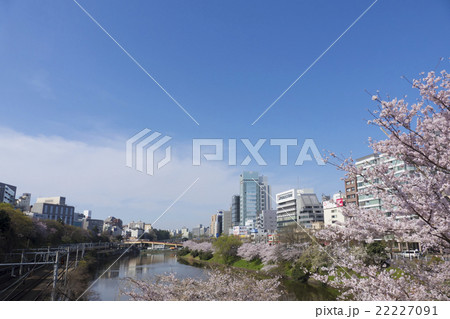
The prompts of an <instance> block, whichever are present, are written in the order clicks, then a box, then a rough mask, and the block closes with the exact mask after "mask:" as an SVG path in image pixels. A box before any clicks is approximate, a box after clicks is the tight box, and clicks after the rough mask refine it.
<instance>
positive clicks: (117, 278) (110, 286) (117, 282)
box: [92, 252, 206, 301]
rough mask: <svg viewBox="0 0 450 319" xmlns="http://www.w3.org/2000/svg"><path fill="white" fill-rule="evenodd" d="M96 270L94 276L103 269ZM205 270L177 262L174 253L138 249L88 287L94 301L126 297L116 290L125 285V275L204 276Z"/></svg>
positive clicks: (148, 276) (124, 298) (139, 277)
mask: <svg viewBox="0 0 450 319" xmlns="http://www.w3.org/2000/svg"><path fill="white" fill-rule="evenodd" d="M108 266H109V264H108V265H105V267H104V268H102V269H98V271H97V275H98V276H99V275H100V274H102V273H103V272H104V271H105V270H106V269H107V268H108ZM205 271H206V270H205V269H202V268H197V267H191V266H189V265H184V264H181V263H178V262H177V258H176V255H175V253H174V252H157V253H147V252H142V253H141V254H140V255H137V256H126V257H122V258H121V259H120V260H119V261H118V262H117V263H115V264H114V265H113V266H112V267H111V269H109V270H108V271H107V272H106V273H105V274H104V275H103V276H102V278H100V279H99V280H98V281H97V282H96V283H95V285H94V286H93V287H92V290H93V292H94V295H95V296H96V297H95V299H96V300H108V301H109V300H128V297H126V296H123V295H122V294H121V293H120V290H121V289H122V290H123V288H124V286H125V285H126V280H125V278H135V279H152V278H153V277H154V276H155V275H161V274H165V273H175V274H176V276H177V277H178V278H186V277H192V278H204V277H205Z"/></svg>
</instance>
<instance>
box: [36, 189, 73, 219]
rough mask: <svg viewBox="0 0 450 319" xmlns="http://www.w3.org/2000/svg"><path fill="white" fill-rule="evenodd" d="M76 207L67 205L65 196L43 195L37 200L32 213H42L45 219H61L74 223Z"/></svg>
mask: <svg viewBox="0 0 450 319" xmlns="http://www.w3.org/2000/svg"><path fill="white" fill-rule="evenodd" d="M74 211H75V207H73V206H69V205H66V198H65V197H61V196H58V197H42V198H38V199H37V200H36V203H35V204H34V205H33V208H32V209H31V212H32V213H36V214H42V215H43V216H44V218H45V219H51V220H60V221H62V222H63V223H65V224H67V225H73V221H74Z"/></svg>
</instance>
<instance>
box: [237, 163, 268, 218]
mask: <svg viewBox="0 0 450 319" xmlns="http://www.w3.org/2000/svg"><path fill="white" fill-rule="evenodd" d="M239 197H240V198H239V199H240V219H239V220H240V222H239V224H240V225H241V226H245V225H247V224H249V223H250V222H253V224H256V214H257V212H258V210H269V209H270V207H271V201H270V186H269V185H268V182H267V177H266V176H263V175H261V176H260V175H259V174H258V172H250V171H245V172H243V173H242V174H241V175H240V196H239Z"/></svg>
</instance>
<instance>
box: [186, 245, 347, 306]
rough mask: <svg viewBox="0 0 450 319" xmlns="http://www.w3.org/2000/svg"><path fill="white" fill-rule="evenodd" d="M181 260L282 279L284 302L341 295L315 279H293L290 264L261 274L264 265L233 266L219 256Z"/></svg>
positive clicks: (241, 263)
mask: <svg viewBox="0 0 450 319" xmlns="http://www.w3.org/2000/svg"><path fill="white" fill-rule="evenodd" d="M178 258H179V260H181V261H183V262H185V263H186V264H189V265H192V266H200V267H210V268H219V269H230V268H231V269H236V270H241V271H242V270H243V271H247V272H249V273H250V274H253V275H256V276H257V277H258V278H261V279H263V278H268V277H273V276H279V277H281V283H282V286H283V287H284V290H285V291H286V292H287V294H286V295H284V296H283V298H282V300H309V301H313V300H316V301H317V300H336V298H337V296H338V295H339V291H338V290H336V289H334V288H331V287H327V286H325V285H323V284H322V283H321V282H318V281H316V280H314V279H309V280H308V281H307V282H302V281H298V280H295V279H294V278H293V277H292V267H291V266H290V265H288V264H281V265H278V267H277V268H275V269H273V270H272V271H271V272H269V273H266V272H260V271H259V270H261V269H262V268H263V266H264V265H263V264H262V263H261V262H260V261H259V260H257V261H252V262H249V261H246V260H244V259H239V260H236V261H234V262H233V263H231V264H226V263H225V262H223V260H222V259H221V258H219V257H217V256H214V257H212V258H211V259H209V260H201V259H200V258H199V256H197V257H193V256H192V255H191V254H190V253H189V254H187V255H184V256H178Z"/></svg>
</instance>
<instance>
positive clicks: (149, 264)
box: [90, 251, 335, 301]
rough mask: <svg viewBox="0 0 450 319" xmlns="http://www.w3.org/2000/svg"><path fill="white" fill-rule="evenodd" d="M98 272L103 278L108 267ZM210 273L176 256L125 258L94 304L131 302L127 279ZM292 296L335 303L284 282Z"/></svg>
mask: <svg viewBox="0 0 450 319" xmlns="http://www.w3.org/2000/svg"><path fill="white" fill-rule="evenodd" d="M109 265H110V263H108V265H106V266H105V267H103V268H101V269H98V272H97V275H100V274H102V273H103V272H104V271H105V270H106V269H107V267H108V266H109ZM208 271H209V270H208V269H205V268H201V267H195V266H191V265H188V264H183V263H180V262H179V261H177V257H176V255H175V252H169V251H166V252H163V251H161V252H147V251H143V252H141V253H140V254H139V255H135V256H124V257H122V258H121V259H120V260H119V261H118V262H116V263H115V264H114V265H113V266H112V267H111V268H110V269H109V270H108V271H107V272H106V273H105V274H104V275H103V276H102V277H101V278H100V279H99V280H98V281H97V282H96V283H95V285H94V286H93V287H92V288H91V297H90V299H91V300H104V301H114V300H129V298H128V297H127V296H124V295H123V294H122V293H121V290H122V291H123V289H124V288H125V287H126V285H127V278H134V279H152V278H153V277H154V276H155V275H161V274H167V273H174V274H175V275H176V276H177V277H178V278H187V277H191V278H197V279H199V278H200V279H202V278H205V276H206V274H207V272H208ZM283 284H284V288H285V290H286V291H287V292H288V293H287V295H286V296H285V297H284V298H283V299H285V300H333V299H334V298H335V296H334V294H333V293H331V292H330V291H329V290H328V289H327V288H325V287H323V286H321V285H320V284H318V285H314V284H305V283H298V282H284V283H283Z"/></svg>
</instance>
